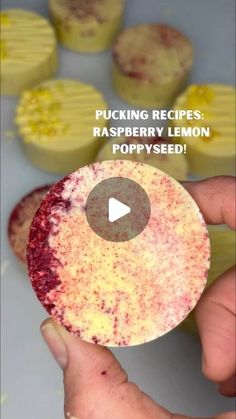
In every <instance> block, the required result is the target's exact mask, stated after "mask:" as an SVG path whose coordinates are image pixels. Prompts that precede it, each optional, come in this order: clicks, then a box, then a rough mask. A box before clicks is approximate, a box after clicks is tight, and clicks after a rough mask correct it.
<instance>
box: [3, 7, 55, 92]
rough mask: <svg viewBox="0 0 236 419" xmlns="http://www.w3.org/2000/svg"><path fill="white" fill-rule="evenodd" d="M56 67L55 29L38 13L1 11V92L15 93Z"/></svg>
mask: <svg viewBox="0 0 236 419" xmlns="http://www.w3.org/2000/svg"><path fill="white" fill-rule="evenodd" d="M56 69H57V47H56V38H55V33H54V29H53V28H52V26H51V25H50V24H49V22H48V21H47V20H46V19H45V18H44V17H42V16H40V15H37V14H36V13H33V12H30V11H27V10H22V9H19V10H18V9H9V10H4V11H3V12H2V13H1V93H2V94H3V95H9V96H15V95H18V94H20V93H21V92H22V91H23V90H24V89H26V88H29V87H32V86H34V85H36V84H37V83H40V82H42V81H44V80H46V79H48V78H51V77H52V76H53V75H54V73H55V71H56Z"/></svg>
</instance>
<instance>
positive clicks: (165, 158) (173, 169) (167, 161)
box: [96, 137, 188, 180]
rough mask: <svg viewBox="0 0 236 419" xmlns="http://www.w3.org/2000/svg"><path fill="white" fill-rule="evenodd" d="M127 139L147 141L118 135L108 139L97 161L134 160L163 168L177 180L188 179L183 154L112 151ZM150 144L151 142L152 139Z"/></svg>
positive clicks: (133, 141) (137, 141)
mask: <svg viewBox="0 0 236 419" xmlns="http://www.w3.org/2000/svg"><path fill="white" fill-rule="evenodd" d="M127 141H128V142H129V144H130V142H131V143H132V144H138V143H142V142H144V143H145V139H144V138H135V137H134V138H132V139H130V138H129V139H126V138H125V137H117V138H114V139H112V140H109V139H108V140H107V142H106V143H105V144H104V145H103V147H102V148H101V150H100V151H99V152H98V154H97V157H96V161H103V160H133V161H139V162H143V163H146V164H150V165H151V166H153V167H156V168H157V169H160V170H162V171H163V172H165V173H167V174H168V175H169V176H172V177H173V178H174V179H177V180H186V179H187V177H188V163H187V160H186V158H185V156H184V155H183V154H169V155H168V154H165V155H161V154H153V153H151V154H147V152H146V151H142V152H141V153H140V154H137V153H134V154H122V153H121V152H116V153H115V154H113V153H112V146H113V144H126V143H127ZM148 144H151V139H150V140H149V142H148Z"/></svg>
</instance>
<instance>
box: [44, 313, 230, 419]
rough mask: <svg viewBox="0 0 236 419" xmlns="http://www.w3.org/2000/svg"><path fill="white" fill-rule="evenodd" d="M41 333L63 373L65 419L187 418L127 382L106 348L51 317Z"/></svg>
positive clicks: (220, 418)
mask: <svg viewBox="0 0 236 419" xmlns="http://www.w3.org/2000/svg"><path fill="white" fill-rule="evenodd" d="M41 332H42V335H43V337H44V339H45V341H46V343H47V345H48V347H49V349H50V351H51V352H52V354H53V356H54V358H55V359H56V361H57V362H58V364H59V365H60V367H61V368H62V369H63V372H64V386H65V418H66V419H104V418H106V419H126V418H129V419H157V418H158V419H190V417H189V416H188V417H185V416H181V415H172V414H171V413H170V412H169V411H167V410H166V409H164V408H162V407H161V406H158V405H157V404H156V403H155V402H154V401H153V400H152V399H151V398H150V397H148V396H147V395H146V394H145V393H143V392H142V391H141V390H139V388H138V387H137V386H136V385H135V384H133V383H131V382H129V381H128V377H127V374H126V372H125V371H124V370H123V369H122V367H121V365H120V364H119V362H118V361H117V360H116V358H115V357H114V356H113V354H112V353H111V351H109V350H108V349H107V348H105V347H102V346H99V345H95V344H91V343H87V342H83V341H82V340H81V339H79V338H76V337H75V336H73V335H72V334H70V333H68V332H67V331H66V330H65V329H63V328H62V327H61V326H59V325H58V324H56V323H55V322H54V321H53V320H52V319H48V320H46V321H45V322H44V323H43V324H42V326H41ZM233 418H234V416H233V415H232V414H230V413H229V414H226V415H223V416H220V417H219V419H233Z"/></svg>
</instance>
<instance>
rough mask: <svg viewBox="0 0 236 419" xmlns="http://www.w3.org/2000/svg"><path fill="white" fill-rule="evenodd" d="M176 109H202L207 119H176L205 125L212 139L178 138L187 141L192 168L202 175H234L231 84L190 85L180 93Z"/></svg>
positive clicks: (234, 151)
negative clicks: (208, 128) (209, 129)
mask: <svg viewBox="0 0 236 419" xmlns="http://www.w3.org/2000/svg"><path fill="white" fill-rule="evenodd" d="M175 109H193V110H194V109H197V110H200V111H201V112H202V113H203V115H204V119H202V120H199V121H197V120H196V121H187V120H186V119H183V120H178V121H175V122H174V125H176V126H180V127H181V126H183V127H186V126H199V127H201V126H203V127H204V126H206V127H210V128H211V133H212V135H211V137H210V138H201V137H200V138H195V137H193V138H192V137H189V138H186V137H185V138H183V139H179V138H176V141H179V142H181V143H182V144H187V157H188V160H189V164H190V170H191V171H192V172H193V173H195V174H197V175H200V176H216V175H233V174H235V154H236V144H235V88H234V87H233V86H229V85H221V84H209V85H191V86H189V87H188V88H187V89H186V91H185V92H184V93H183V94H182V95H180V96H179V97H178V99H177V101H176V103H175Z"/></svg>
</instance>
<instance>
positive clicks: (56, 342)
mask: <svg viewBox="0 0 236 419" xmlns="http://www.w3.org/2000/svg"><path fill="white" fill-rule="evenodd" d="M41 333H42V336H43V338H44V340H45V342H46V344H47V346H48V348H49V350H50V352H51V353H52V355H53V357H54V358H55V360H56V361H57V363H58V364H59V366H60V367H61V368H62V369H64V368H65V367H66V364H67V358H68V356H67V350H66V345H65V344H64V341H63V338H62V336H61V335H60V334H59V332H58V331H57V328H56V326H54V324H53V323H52V322H48V323H43V324H42V326H41Z"/></svg>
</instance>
